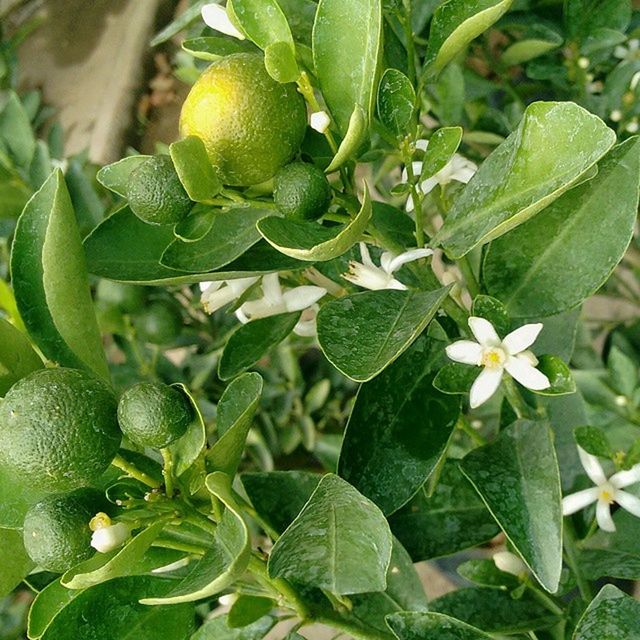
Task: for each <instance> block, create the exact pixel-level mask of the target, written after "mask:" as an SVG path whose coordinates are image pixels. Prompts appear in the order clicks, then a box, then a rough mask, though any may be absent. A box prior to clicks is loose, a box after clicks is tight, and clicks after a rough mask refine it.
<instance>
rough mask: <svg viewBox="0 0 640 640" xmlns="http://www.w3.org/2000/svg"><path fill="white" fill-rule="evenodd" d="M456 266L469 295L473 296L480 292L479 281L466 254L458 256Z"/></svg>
mask: <svg viewBox="0 0 640 640" xmlns="http://www.w3.org/2000/svg"><path fill="white" fill-rule="evenodd" d="M458 267H459V268H460V271H461V272H462V275H463V277H464V281H465V282H466V284H467V289H469V293H470V294H471V297H472V298H475V297H476V296H477V295H479V293H480V283H479V282H478V279H477V278H476V276H475V274H474V273H473V269H472V267H471V263H470V262H469V258H468V257H467V256H463V257H462V258H460V260H459V261H458Z"/></svg>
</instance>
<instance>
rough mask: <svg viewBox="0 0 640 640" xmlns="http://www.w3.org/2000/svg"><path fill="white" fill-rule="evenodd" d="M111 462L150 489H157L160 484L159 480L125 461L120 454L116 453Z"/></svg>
mask: <svg viewBox="0 0 640 640" xmlns="http://www.w3.org/2000/svg"><path fill="white" fill-rule="evenodd" d="M111 464H112V465H113V466H114V467H116V468H117V469H121V470H122V471H124V472H125V473H126V474H127V475H129V476H131V477H132V478H135V479H136V480H138V481H139V482H142V484H146V485H147V486H148V487H151V488H152V489H157V488H158V487H159V486H160V482H158V481H157V480H154V479H153V478H152V477H151V476H149V475H147V474H146V473H144V471H140V469H138V468H137V467H135V466H134V465H133V464H131V463H130V462H127V461H126V460H125V459H124V458H123V457H122V456H121V455H120V454H117V455H116V457H115V458H114V459H113V460H112V461H111Z"/></svg>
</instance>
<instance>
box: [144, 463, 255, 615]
mask: <svg viewBox="0 0 640 640" xmlns="http://www.w3.org/2000/svg"><path fill="white" fill-rule="evenodd" d="M206 486H207V489H208V490H209V492H210V493H211V494H212V495H213V496H215V497H216V498H218V499H219V500H220V501H221V502H222V503H223V504H224V506H225V507H226V509H225V512H224V514H223V516H222V520H221V521H220V524H218V526H217V528H216V532H215V536H214V539H213V544H214V546H213V548H212V549H211V550H210V551H207V553H206V554H205V555H204V556H203V557H202V558H201V559H200V560H199V561H198V562H197V563H195V564H194V566H193V568H192V569H191V571H190V572H189V573H188V574H187V576H185V577H184V578H183V579H182V580H180V581H179V582H178V583H177V584H176V585H175V586H174V588H173V589H171V591H169V592H168V593H167V594H165V595H163V596H162V597H158V598H143V599H142V600H141V601H140V602H141V603H142V604H148V605H158V604H177V603H180V602H193V601H195V600H201V599H203V598H210V597H211V596H213V595H216V594H217V593H220V592H221V591H223V590H224V589H226V588H227V587H228V586H229V585H231V584H233V583H234V582H235V581H236V580H237V579H238V578H239V577H240V576H241V575H242V574H243V573H244V571H245V569H246V568H247V565H248V564H249V558H250V557H251V541H250V539H249V530H248V529H247V525H246V523H245V521H244V519H243V517H242V513H241V510H240V507H239V506H238V504H237V503H236V501H235V498H234V496H233V490H232V489H231V479H230V478H229V476H227V475H225V474H224V473H219V472H216V473H210V474H209V475H208V476H207V479H206Z"/></svg>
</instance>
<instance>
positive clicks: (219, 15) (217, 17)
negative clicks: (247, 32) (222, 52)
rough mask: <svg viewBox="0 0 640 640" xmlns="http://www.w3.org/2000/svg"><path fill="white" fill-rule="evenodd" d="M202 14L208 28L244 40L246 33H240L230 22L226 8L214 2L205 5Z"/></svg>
mask: <svg viewBox="0 0 640 640" xmlns="http://www.w3.org/2000/svg"><path fill="white" fill-rule="evenodd" d="M200 13H201V15H202V19H203V20H204V23H205V24H206V25H207V26H208V27H211V28H212V29H215V30H216V31H219V32H220V33H224V34H226V35H228V36H233V37H234V38H238V40H244V33H241V32H240V31H238V29H237V28H236V27H235V25H234V24H233V23H232V22H231V20H229V16H228V15H227V10H226V9H225V8H224V7H221V6H220V5H219V4H216V3H215V2H213V3H211V4H205V5H204V7H202V9H201V10H200Z"/></svg>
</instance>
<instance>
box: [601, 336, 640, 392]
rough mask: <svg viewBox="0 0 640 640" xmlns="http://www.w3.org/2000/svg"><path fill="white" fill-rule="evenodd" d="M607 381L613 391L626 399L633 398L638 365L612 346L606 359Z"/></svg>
mask: <svg viewBox="0 0 640 640" xmlns="http://www.w3.org/2000/svg"><path fill="white" fill-rule="evenodd" d="M607 369H608V370H609V380H610V382H611V386H612V387H613V388H614V390H615V391H617V392H618V393H620V394H621V395H623V396H626V397H627V398H631V397H633V392H634V391H635V390H636V387H637V386H638V382H639V380H638V365H637V364H636V363H635V362H634V361H633V360H632V359H631V358H630V357H629V356H627V355H626V354H625V353H624V352H623V351H622V350H621V349H618V347H616V346H613V347H611V350H610V351H609V356H608V357H607Z"/></svg>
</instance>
